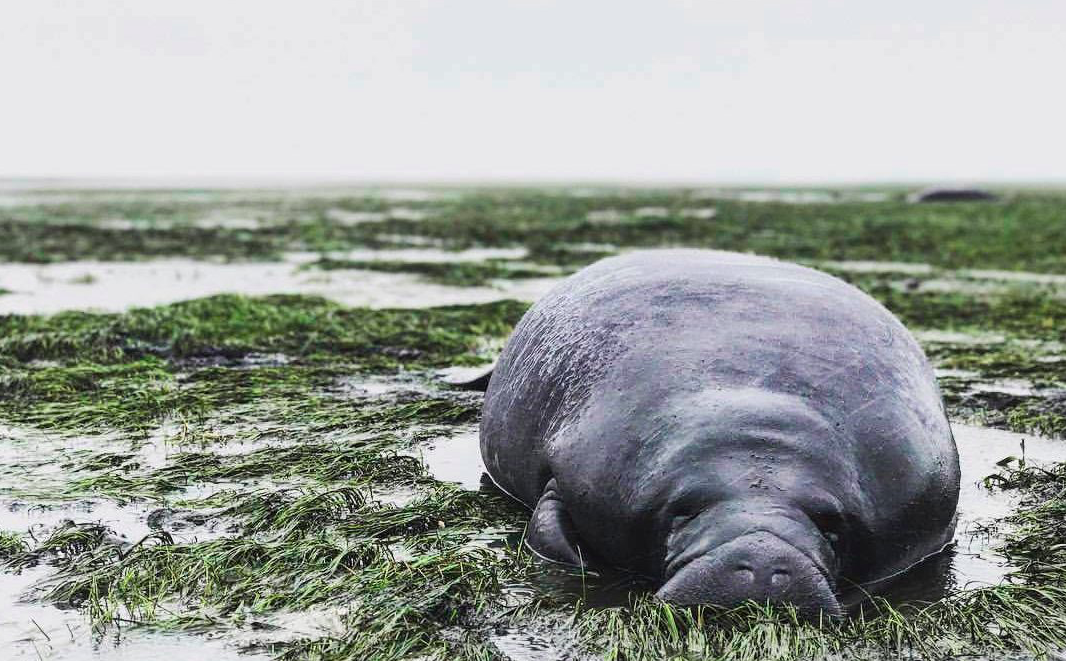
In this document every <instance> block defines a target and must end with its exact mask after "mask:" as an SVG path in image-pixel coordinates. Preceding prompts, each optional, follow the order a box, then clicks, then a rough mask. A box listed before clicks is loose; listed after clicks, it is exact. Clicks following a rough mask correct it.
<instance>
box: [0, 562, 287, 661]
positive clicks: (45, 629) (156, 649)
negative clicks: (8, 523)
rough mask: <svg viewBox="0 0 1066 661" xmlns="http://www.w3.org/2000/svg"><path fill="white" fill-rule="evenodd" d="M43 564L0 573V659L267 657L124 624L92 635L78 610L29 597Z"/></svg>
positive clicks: (42, 572) (73, 660) (120, 660)
mask: <svg viewBox="0 0 1066 661" xmlns="http://www.w3.org/2000/svg"><path fill="white" fill-rule="evenodd" d="M49 571H50V570H49V569H47V568H34V569H27V570H23V571H22V572H21V573H19V574H13V573H2V572H0V603H3V608H2V609H0V650H3V652H4V656H3V658H4V659H35V660H38V661H40V660H46V661H103V660H105V659H106V660H107V661H156V660H158V661H201V660H202V659H204V658H210V659H213V660H214V659H218V660H220V661H228V660H232V661H240V660H245V661H247V660H254V659H268V658H270V657H269V656H267V655H265V654H262V653H243V652H241V651H240V650H238V649H237V648H236V647H234V646H233V645H232V644H230V643H227V642H224V641H222V640H220V639H217V638H209V637H206V636H198V635H194V634H183V633H170V632H159V631H153V630H149V629H137V628H125V629H118V630H117V631H116V630H110V631H109V632H108V633H106V634H104V635H99V634H95V633H93V632H92V630H91V628H90V627H89V626H88V623H87V622H86V618H85V617H84V615H83V614H82V613H81V612H80V611H77V610H72V609H60V608H56V607H55V606H52V605H49V604H44V603H40V602H36V601H34V599H35V598H36V597H37V593H38V592H39V590H38V589H37V588H36V584H37V583H38V582H40V581H41V580H43V579H45V578H46V575H47V574H48V573H49Z"/></svg>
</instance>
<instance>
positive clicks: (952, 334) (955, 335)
mask: <svg viewBox="0 0 1066 661" xmlns="http://www.w3.org/2000/svg"><path fill="white" fill-rule="evenodd" d="M913 333H914V337H915V338H917V339H918V341H919V342H922V343H928V344H970V345H979V344H1003V343H1004V342H1006V341H1007V338H1006V336H1004V335H999V334H997V333H966V332H963V331H949V330H933V329H930V330H915V331H913Z"/></svg>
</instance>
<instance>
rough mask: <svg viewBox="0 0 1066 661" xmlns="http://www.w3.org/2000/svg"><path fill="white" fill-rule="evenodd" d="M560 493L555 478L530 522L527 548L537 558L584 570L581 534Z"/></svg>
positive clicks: (547, 487)
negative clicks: (579, 537)
mask: <svg viewBox="0 0 1066 661" xmlns="http://www.w3.org/2000/svg"><path fill="white" fill-rule="evenodd" d="M557 489H558V487H557V485H556V483H555V478H552V479H551V480H550V481H549V482H548V484H547V485H546V486H545V487H544V493H543V494H542V495H541V497H540V500H539V501H537V506H536V507H535V508H534V509H533V516H532V517H530V519H529V527H528V528H527V529H526V544H528V545H529V548H531V549H533V551H534V552H535V553H537V555H540V556H542V557H544V558H547V559H548V560H553V561H555V562H562V563H565V564H568V565H575V566H577V567H584V566H585V559H584V557H583V555H582V551H581V548H580V546H579V544H578V538H577V531H575V530H574V523H573V521H571V520H570V513H569V512H567V511H566V504H565V503H563V501H562V500H561V499H560V498H559V493H558V491H557Z"/></svg>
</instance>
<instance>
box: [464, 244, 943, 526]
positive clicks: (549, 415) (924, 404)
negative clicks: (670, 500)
mask: <svg viewBox="0 0 1066 661" xmlns="http://www.w3.org/2000/svg"><path fill="white" fill-rule="evenodd" d="M730 387H735V388H751V387H756V388H763V389H766V390H768V391H776V392H783V393H787V394H793V395H800V396H803V397H805V398H807V399H808V400H811V401H813V403H814V405H815V406H816V407H817V408H818V409H819V410H820V411H822V412H824V413H825V414H826V415H827V416H828V417H830V418H834V417H835V418H837V419H838V420H840V421H841V424H846V425H848V426H853V427H854V428H855V430H856V431H855V434H856V435H857V436H861V437H863V438H865V439H869V442H870V443H871V444H872V445H875V446H878V447H881V446H884V448H885V451H892V452H896V451H897V449H896V448H893V447H892V446H891V440H892V439H891V436H892V435H893V433H894V429H896V428H898V427H899V426H900V425H918V426H920V427H922V428H923V433H922V436H926V437H929V438H934V439H936V442H934V443H933V444H932V445H933V446H934V447H930V448H929V452H928V453H927V455H928V462H932V463H936V462H941V463H943V461H944V460H945V458H948V459H950V456H951V455H952V454H953V453H954V445H953V443H952V442H951V439H950V429H949V428H948V427H947V422H946V418H945V417H944V414H943V409H942V405H941V404H940V399H939V393H938V392H937V391H936V385H935V381H934V379H933V375H932V372H931V370H930V368H929V366H928V364H927V363H926V361H925V359H924V356H923V355H922V353H921V350H920V349H919V348H918V346H917V344H916V343H915V342H914V340H913V338H912V337H911V336H910V334H909V333H908V332H907V331H906V329H904V328H903V326H902V325H901V324H900V323H899V322H898V321H897V320H896V319H895V318H894V317H893V316H892V315H891V314H890V313H889V312H888V311H886V310H885V309H884V308H882V307H881V306H880V305H879V304H878V303H877V302H876V301H874V300H873V299H871V298H869V297H868V296H866V295H865V294H863V293H861V292H859V291H858V290H856V289H855V288H853V287H851V286H850V285H847V284H846V283H844V282H842V281H840V280H838V279H836V278H833V277H832V276H829V275H827V274H824V273H821V272H818V271H815V270H812V269H808V268H804V267H801V266H798V265H795V264H790V263H787V262H781V261H778V260H774V259H769V258H764V257H757V256H752V255H742V254H737V253H726V252H719V251H708V250H655V251H643V252H636V253H630V254H627V255H623V256H620V257H615V258H610V259H607V260H603V261H601V262H598V263H596V264H594V265H592V266H590V267H588V268H586V269H584V270H582V271H581V272H579V273H578V274H576V275H574V276H573V277H571V278H569V279H567V280H566V281H564V282H563V283H561V284H560V285H559V286H558V287H556V288H555V289H554V290H553V291H552V292H550V293H549V294H548V295H547V296H545V297H544V298H543V299H542V300H541V301H539V302H538V303H537V304H536V305H534V306H533V307H532V308H531V309H530V310H529V312H528V313H527V314H526V316H525V317H523V319H522V321H521V322H520V323H519V325H518V326H517V327H516V329H515V332H514V334H513V335H512V337H511V339H510V340H509V342H508V344H507V346H506V347H505V349H504V351H503V353H502V355H501V357H500V360H499V362H498V363H497V367H496V370H495V372H494V374H493V377H492V380H491V382H490V385H489V389H488V392H487V394H486V401H485V408H484V415H483V419H482V426H481V446H482V455H483V458H484V461H485V465H486V467H487V469H488V471H489V473H490V475H492V477H493V479H494V480H495V481H496V482H497V484H499V485H500V486H501V487H502V488H504V489H505V490H507V491H508V492H509V493H511V494H512V495H514V496H516V497H518V498H519V499H521V500H522V501H524V502H525V503H527V504H529V505H532V504H533V503H535V502H536V500H537V499H538V498H539V496H540V493H541V490H542V488H543V486H544V484H545V482H546V481H547V479H549V478H550V476H551V475H552V473H553V468H552V466H551V465H550V462H551V459H552V454H553V452H552V449H551V448H550V447H548V445H549V442H550V441H552V440H553V439H556V438H565V437H566V434H565V433H560V432H565V429H566V428H567V427H568V426H571V425H576V424H578V423H579V421H580V418H581V416H582V415H583V414H584V413H583V409H584V407H585V405H586V403H587V402H589V401H590V394H594V395H595V398H594V400H595V401H596V402H597V404H596V406H603V405H604V404H603V402H604V401H610V400H612V399H615V398H614V397H613V395H610V396H606V397H605V392H608V391H609V393H615V392H619V393H620V394H621V393H622V391H624V390H626V389H630V388H646V389H651V390H652V391H654V390H655V389H660V390H662V391H663V392H664V396H665V394H666V393H667V392H669V393H671V394H673V393H677V392H678V391H692V392H697V391H704V390H708V389H713V388H730ZM642 394H646V393H642ZM616 401H617V405H619V406H621V405H623V404H622V402H624V401H630V402H632V401H633V399H632V398H630V397H625V396H618V397H617V398H616ZM644 401H649V400H647V399H645V400H644ZM650 401H654V398H651V400H650ZM873 402H882V403H884V404H885V405H884V406H874V407H871V406H869V404H871V403H873ZM634 414H635V415H641V412H639V411H638V412H635V413H634ZM620 439H621V436H620ZM883 439H884V440H883ZM619 442H625V441H624V440H620V441H619ZM621 450H622V448H619V451H620V452H621ZM898 451H899V452H902V451H903V449H899V450H898ZM566 454H569V455H570V456H571V457H572V456H574V453H572V452H571V453H566ZM577 454H579V455H580V453H577ZM870 456H871V457H875V456H877V455H876V453H874V454H872V455H870ZM604 459H606V458H604ZM891 459H892V457H889V456H886V455H884V454H883V453H882V454H881V455H880V456H878V457H877V460H876V461H874V460H871V470H872V471H875V472H876V471H877V470H885V469H884V468H883V465H884V463H885V460H891ZM928 462H927V463H928ZM889 463H892V461H889ZM920 463H921V462H920ZM910 465H912V466H913V467H915V468H918V467H919V466H918V465H917V464H913V462H911V464H910ZM930 465H931V464H930ZM556 468H557V469H558V468H559V467H556ZM949 468H950V467H949ZM893 470H895V469H893ZM956 470H957V468H956ZM875 477H876V476H875ZM901 478H906V476H905V475H902V474H901V473H899V471H896V472H893V473H892V474H885V475H884V477H883V479H885V480H899V479H901ZM876 479H881V478H876ZM914 479H916V480H924V479H925V478H924V477H922V476H920V475H915V476H914ZM956 482H957V480H956ZM914 488H915V489H916V490H920V489H921V488H922V486H921V485H920V484H915V485H914ZM948 496H950V494H948Z"/></svg>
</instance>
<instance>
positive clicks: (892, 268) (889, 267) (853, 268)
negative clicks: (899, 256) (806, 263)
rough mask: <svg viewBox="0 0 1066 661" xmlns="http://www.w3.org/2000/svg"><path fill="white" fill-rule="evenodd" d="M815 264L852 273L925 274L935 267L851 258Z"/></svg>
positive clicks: (915, 263) (914, 263)
mask: <svg viewBox="0 0 1066 661" xmlns="http://www.w3.org/2000/svg"><path fill="white" fill-rule="evenodd" d="M815 266H822V267H825V268H827V269H835V270H837V271H848V272H851V273H905V274H907V275H925V274H928V273H932V272H933V267H932V266H931V265H929V264H922V263H918V262H872V261H861V260H849V261H841V262H834V261H827V262H816V263H815Z"/></svg>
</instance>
